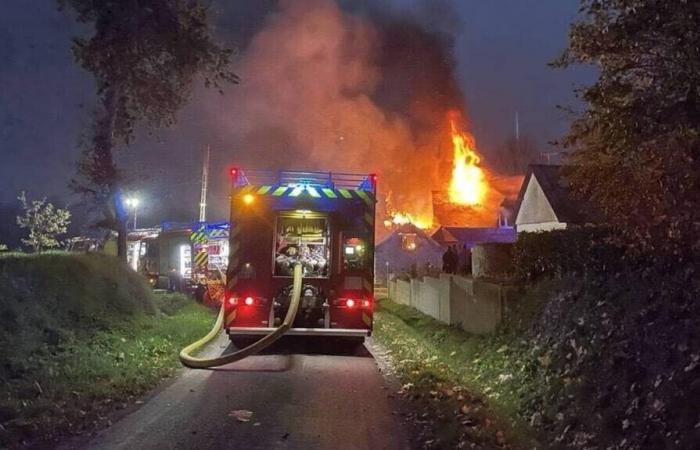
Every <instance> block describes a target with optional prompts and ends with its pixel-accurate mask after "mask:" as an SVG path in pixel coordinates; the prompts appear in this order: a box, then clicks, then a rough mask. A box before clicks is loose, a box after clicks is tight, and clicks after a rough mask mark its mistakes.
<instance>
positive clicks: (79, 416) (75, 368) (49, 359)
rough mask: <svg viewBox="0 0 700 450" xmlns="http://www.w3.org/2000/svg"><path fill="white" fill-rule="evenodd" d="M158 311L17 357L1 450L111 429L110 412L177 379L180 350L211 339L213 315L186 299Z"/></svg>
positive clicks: (161, 303) (2, 401)
mask: <svg viewBox="0 0 700 450" xmlns="http://www.w3.org/2000/svg"><path fill="white" fill-rule="evenodd" d="M154 304H155V305H156V306H157V311H156V312H155V313H150V314H136V315H134V316H133V317H128V318H125V320H123V321H121V322H113V323H112V324H111V326H110V327H109V328H100V329H96V330H94V331H93V332H84V333H76V334H74V335H68V336H64V337H63V338H62V339H61V341H60V342H59V343H58V344H56V343H44V344H42V345H41V346H39V347H38V348H34V349H33V351H32V352H31V353H30V354H28V355H26V357H25V355H14V359H13V361H12V367H11V370H8V369H7V368H6V370H5V372H4V374H5V375H4V376H3V378H5V379H3V387H2V388H1V389H0V392H1V394H2V397H1V398H0V424H1V425H0V447H3V448H5V447H25V446H31V447H35V448H41V447H45V446H50V445H51V444H52V443H54V442H55V441H56V440H57V439H60V438H63V437H65V436H66V435H75V434H82V433H85V432H87V431H90V430H94V429H97V428H101V427H104V426H107V425H109V424H110V422H109V418H108V416H109V414H110V413H112V412H113V411H114V410H116V409H123V408H126V407H127V406H129V405H133V404H134V403H138V402H139V400H138V398H139V396H141V395H143V394H144V393H145V392H146V391H148V390H149V389H151V388H153V387H155V386H156V385H157V384H158V383H159V382H161V380H163V379H164V378H167V377H169V376H171V375H172V374H173V373H174V372H175V370H176V369H178V368H179V367H180V363H179V360H178V353H179V351H180V349H181V348H182V347H184V346H185V345H187V344H189V343H191V342H193V341H194V340H196V339H198V338H200V337H201V335H202V334H203V333H205V332H206V330H207V329H208V327H209V326H210V325H211V322H212V320H213V314H212V312H211V311H210V310H208V309H206V308H204V307H202V306H199V305H197V304H194V303H193V302H192V300H190V299H188V298H186V297H184V296H179V295H168V296H163V297H156V298H154Z"/></svg>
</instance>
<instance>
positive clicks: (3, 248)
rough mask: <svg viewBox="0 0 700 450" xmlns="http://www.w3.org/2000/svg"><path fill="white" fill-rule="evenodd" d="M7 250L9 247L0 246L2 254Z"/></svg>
mask: <svg viewBox="0 0 700 450" xmlns="http://www.w3.org/2000/svg"><path fill="white" fill-rule="evenodd" d="M6 250H7V245H5V244H0V252H4V251H6Z"/></svg>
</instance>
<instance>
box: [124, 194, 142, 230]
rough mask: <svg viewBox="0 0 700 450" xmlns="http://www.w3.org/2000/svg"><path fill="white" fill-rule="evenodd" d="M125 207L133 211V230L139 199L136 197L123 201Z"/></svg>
mask: <svg viewBox="0 0 700 450" xmlns="http://www.w3.org/2000/svg"><path fill="white" fill-rule="evenodd" d="M125 202H126V206H128V207H129V208H132V209H133V210H134V230H135V229H136V213H137V211H138V206H139V199H138V198H136V197H131V198H127V199H126V200H125Z"/></svg>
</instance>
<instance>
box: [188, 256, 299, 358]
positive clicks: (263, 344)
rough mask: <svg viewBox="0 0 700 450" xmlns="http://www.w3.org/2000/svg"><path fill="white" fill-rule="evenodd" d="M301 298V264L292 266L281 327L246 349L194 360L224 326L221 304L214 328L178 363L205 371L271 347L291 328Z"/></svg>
mask: <svg viewBox="0 0 700 450" xmlns="http://www.w3.org/2000/svg"><path fill="white" fill-rule="evenodd" d="M300 298H301V264H297V265H295V266H294V284H293V288H292V301H291V302H290V304H289V310H288V311H287V315H286V316H285V317H284V321H283V322H282V325H280V326H279V327H278V328H277V329H276V330H275V331H273V332H271V333H270V334H268V335H266V336H264V337H262V338H261V339H260V340H259V341H257V342H255V343H254V344H251V345H249V346H248V347H245V348H242V349H240V350H238V351H236V352H233V353H229V354H228V355H221V356H217V357H216V358H196V357H194V356H192V353H194V352H196V351H197V350H199V349H200V348H202V347H203V346H205V345H206V344H208V343H209V342H211V340H212V339H214V338H215V337H216V336H217V335H218V334H219V332H220V331H221V329H222V328H223V326H224V307H225V304H224V303H222V304H221V309H220V310H219V315H218V316H217V318H216V323H214V327H213V328H212V329H211V331H209V333H207V335H206V336H204V337H203V338H202V339H200V340H198V341H196V342H193V343H192V344H190V345H188V346H187V347H185V348H183V349H182V350H181V351H180V362H181V363H182V364H183V365H184V366H187V367H189V368H191V369H206V368H208V367H216V366H223V365H224V364H229V363H232V362H235V361H239V360H241V359H243V358H245V357H246V356H250V355H253V354H255V353H258V352H260V351H262V350H263V349H265V348H267V347H269V346H270V345H272V344H273V343H274V342H275V341H276V340H278V339H279V338H281V337H282V335H284V333H286V332H287V330H289V329H290V328H291V327H292V324H293V323H294V318H295V317H296V315H297V310H298V309H299V299H300Z"/></svg>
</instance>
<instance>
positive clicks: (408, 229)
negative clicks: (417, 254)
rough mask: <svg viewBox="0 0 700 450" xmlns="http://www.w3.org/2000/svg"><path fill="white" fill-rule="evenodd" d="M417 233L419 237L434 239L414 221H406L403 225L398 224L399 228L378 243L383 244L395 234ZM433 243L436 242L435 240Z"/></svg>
mask: <svg viewBox="0 0 700 450" xmlns="http://www.w3.org/2000/svg"><path fill="white" fill-rule="evenodd" d="M411 233H413V234H415V235H416V236H418V237H421V238H424V239H427V240H429V241H433V239H432V238H431V237H430V235H429V234H428V233H427V232H426V231H425V230H422V229H420V228H418V227H417V226H415V225H413V224H412V223H405V224H403V225H400V226H398V227H397V228H395V229H393V230H392V231H391V233H389V234H388V235H386V236H385V237H384V239H382V240H381V241H380V242H378V243H377V245H380V244H383V243H384V242H386V241H388V240H389V239H391V238H392V237H394V236H398V235H401V234H411ZM432 243H435V242H434V241H433V242H432Z"/></svg>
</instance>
